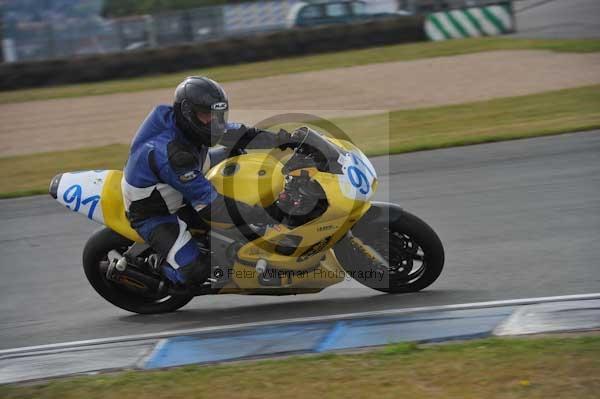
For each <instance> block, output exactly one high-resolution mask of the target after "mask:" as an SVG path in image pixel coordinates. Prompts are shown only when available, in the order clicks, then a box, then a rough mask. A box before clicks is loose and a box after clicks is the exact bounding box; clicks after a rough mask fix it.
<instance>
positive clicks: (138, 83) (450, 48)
mask: <svg viewBox="0 0 600 399" xmlns="http://www.w3.org/2000/svg"><path fill="white" fill-rule="evenodd" d="M523 49H534V50H550V51H559V52H575V53H583V52H598V51H600V40H597V39H589V40H533V39H509V38H480V39H464V40H449V41H444V42H429V43H417V44H403V45H393V46H385V47H375V48H368V49H363V50H351V51H341V52H336V53H328V54H322V55H313V56H304V57H293V58H286V59H279V60H272V61H265V62H255V63H250V64H242V65H233V66H223V67H216V68H204V69H195V70H190V71H182V72H177V73H171V74H165V75H157V76H146V77H141V78H137V79H127V80H112V81H105V82H98V83H86V84H75V85H69V86H60V87H47V88H39V89H26V90H17V91H6V92H0V104H4V103H12V102H23V101H31V100H42V99H51V98H66V97H80V96H91V95H99V94H110V93H123V92H133V91H141V90H148V89H158V88H173V87H175V86H176V85H177V83H179V82H180V81H181V79H182V77H183V76H187V75H208V76H210V77H211V78H213V79H216V80H218V81H221V82H227V81H232V80H244V79H252V78H262V77H267V76H275V75H282V74H288V73H297V72H306V71H317V70H323V69H331V68H342V67H352V66H357V65H365V64H373V63H381V62H391V61H405V60H414V59H419V58H430V57H443V56H452V55H460V54H469V53H477V52H482V51H493V50H523Z"/></svg>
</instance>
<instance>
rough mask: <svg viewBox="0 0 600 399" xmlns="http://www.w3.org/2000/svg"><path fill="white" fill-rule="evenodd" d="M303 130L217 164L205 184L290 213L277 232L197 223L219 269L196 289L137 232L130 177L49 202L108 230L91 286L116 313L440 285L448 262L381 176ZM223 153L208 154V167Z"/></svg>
mask: <svg viewBox="0 0 600 399" xmlns="http://www.w3.org/2000/svg"><path fill="white" fill-rule="evenodd" d="M296 134H297V135H302V137H304V139H303V140H302V142H301V143H300V144H299V145H298V146H297V147H296V148H295V149H293V150H290V149H287V150H280V149H271V150H268V151H262V150H258V151H256V150H255V151H248V152H246V151H239V152H238V153H237V154H233V155H232V154H231V153H230V154H228V155H226V156H221V157H222V158H223V159H222V160H220V161H218V162H214V163H216V164H215V165H214V166H212V168H210V170H209V171H208V173H207V174H206V178H207V179H208V180H210V181H211V183H212V184H213V185H214V187H215V188H216V190H217V191H218V192H219V193H221V194H223V195H224V196H227V197H231V198H234V199H236V200H237V201H242V202H245V203H247V204H249V205H261V206H263V207H264V208H265V209H266V210H267V211H269V210H275V209H276V210H278V211H279V214H281V215H283V217H282V218H281V220H279V221H278V222H279V224H273V223H271V224H263V225H261V224H251V225H246V226H233V225H226V224H223V223H216V222H210V221H205V223H204V224H202V223H200V224H199V225H198V226H194V227H193V228H192V229H191V233H192V236H193V237H194V238H195V239H196V241H197V243H198V246H199V247H200V249H201V251H202V252H203V253H204V254H205V259H206V262H207V267H210V270H211V273H210V277H209V279H208V280H207V281H205V282H203V283H201V284H197V285H195V286H194V287H191V288H190V287H188V288H185V289H184V288H182V287H180V286H174V285H173V284H171V283H170V282H169V281H168V280H167V279H166V278H165V277H164V275H163V272H162V268H161V265H162V264H163V262H164V259H160V257H159V256H158V254H156V253H155V252H154V251H153V249H152V248H151V247H150V246H149V245H147V244H145V243H144V240H143V239H142V238H141V237H140V236H139V235H138V234H137V232H136V231H135V230H133V229H132V228H131V226H130V223H129V221H128V219H127V217H126V214H125V208H124V202H123V197H122V194H121V179H122V171H119V170H93V171H81V172H67V173H62V174H59V175H57V176H55V177H54V178H53V179H52V181H51V183H50V190H49V191H50V195H51V196H52V197H53V198H54V199H56V200H57V201H58V202H59V203H61V204H63V205H64V206H66V207H67V208H68V209H70V210H71V211H74V212H77V213H80V214H83V215H85V216H87V218H88V219H90V220H93V221H95V222H98V223H100V224H103V225H104V226H105V227H104V228H103V229H102V230H100V231H98V232H96V233H95V234H94V235H92V237H90V238H89V240H88V241H87V243H86V245H85V248H84V251H83V269H84V271H85V275H86V277H87V279H88V281H89V283H90V284H91V285H92V287H93V288H94V289H95V290H96V291H97V292H98V294H100V295H101V296H102V297H103V298H105V299H106V300H107V301H108V302H110V303H112V304H113V305H116V306H118V307H120V308H122V309H125V310H127V311H130V312H134V313H141V314H152V313H164V312H172V311H175V310H177V309H179V308H181V307H183V306H184V305H186V304H187V303H188V302H189V301H190V300H192V298H194V297H195V296H199V295H213V294H255V295H256V294H259V295H291V294H304V293H316V292H319V291H321V290H323V289H325V288H326V287H329V286H332V285H334V284H339V283H341V282H342V281H344V280H347V279H354V280H356V281H358V282H359V283H361V284H363V285H365V286H367V287H370V288H373V289H375V290H378V291H382V292H386V293H407V292H416V291H419V290H422V289H424V288H426V287H428V286H429V285H430V284H432V283H433V282H434V281H435V280H436V279H437V278H438V276H439V275H440V273H441V272H442V268H443V266H444V249H443V246H442V243H441V241H440V239H439V237H438V235H437V234H436V233H435V231H434V230H433V229H432V228H431V227H430V226H429V225H427V223H425V222H424V221H423V220H421V219H420V218H418V217H417V216H415V215H412V214H410V213H409V212H407V211H405V210H403V209H401V208H400V207H399V206H397V205H395V204H390V203H384V202H375V201H372V200H371V199H372V197H373V195H374V193H375V191H376V189H377V184H378V179H377V173H376V171H375V169H374V167H373V165H372V163H371V162H370V161H369V159H368V158H367V157H366V156H365V155H364V154H363V153H362V151H360V150H359V149H358V148H357V147H356V146H355V145H354V144H353V143H351V142H350V141H348V140H344V139H337V138H333V137H328V136H325V135H322V134H321V133H319V132H317V131H315V130H313V129H311V128H308V127H302V128H300V129H299V130H298V131H297V133H296ZM221 150H223V149H221ZM213 151H214V153H213ZM221 154H222V151H221ZM213 155H215V156H214V157H213ZM218 155H219V149H216V150H213V149H211V160H212V159H214V158H217V157H218Z"/></svg>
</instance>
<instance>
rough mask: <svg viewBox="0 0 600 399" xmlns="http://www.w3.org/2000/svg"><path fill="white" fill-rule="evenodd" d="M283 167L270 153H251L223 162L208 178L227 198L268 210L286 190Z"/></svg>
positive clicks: (212, 170) (209, 173) (213, 169)
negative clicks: (284, 189)
mask: <svg viewBox="0 0 600 399" xmlns="http://www.w3.org/2000/svg"><path fill="white" fill-rule="evenodd" d="M242 160H243V161H242ZM282 168H283V164H282V163H281V162H279V160H278V159H277V158H275V157H273V156H271V155H269V154H265V153H254V154H253V153H249V154H244V155H239V156H237V157H233V158H229V159H227V160H225V161H223V162H221V163H220V164H218V165H216V166H215V167H214V168H212V169H211V170H210V171H209V172H208V174H207V175H206V178H207V179H208V180H210V182H211V183H212V184H213V185H214V186H215V188H216V189H217V191H218V192H219V193H221V194H223V195H224V196H226V197H230V198H235V199H236V200H237V201H242V202H245V203H247V204H248V205H262V206H263V207H266V206H269V205H270V204H272V203H273V201H275V199H276V196H277V195H278V194H279V193H280V192H281V190H283V186H284V179H283V174H282V173H281V170H282Z"/></svg>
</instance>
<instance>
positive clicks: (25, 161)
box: [0, 85, 600, 198]
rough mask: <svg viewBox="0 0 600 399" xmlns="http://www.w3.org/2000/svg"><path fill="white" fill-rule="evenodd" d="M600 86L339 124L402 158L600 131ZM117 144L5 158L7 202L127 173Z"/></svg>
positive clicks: (1, 164)
mask: <svg viewBox="0 0 600 399" xmlns="http://www.w3.org/2000/svg"><path fill="white" fill-rule="evenodd" d="M599 110H600V85H594V86H586V87H581V88H575V89H567V90H559V91H553V92H548V93H542V94H534V95H528V96H521V97H508V98H500V99H495V100H490V101H483V102H475V103H468V104H460V105H451V106H444V107H435V108H422V109H416V110H406V111H395V112H391V113H389V114H377V115H368V116H363V117H356V118H346V119H340V120H336V121H334V122H336V123H337V124H338V125H339V126H340V127H341V128H342V129H343V130H344V131H346V132H347V133H348V135H349V136H350V137H351V138H352V140H353V141H354V142H355V143H356V144H357V145H358V146H359V147H360V148H362V149H363V150H364V151H365V152H366V153H367V154H369V155H380V154H387V153H403V152H411V151H419V150H428V149H434V148H444V147H451V146H460V145H468V144H478V143H486V142H494V141H502V140H511V139H517V138H526V137H535V136H543V135H550V134H559V133H566V132H572V131H582V130H590V129H595V128H600V112H599ZM127 151H128V146H127V145H124V144H114V145H109V146H104V147H95V148H84V149H79V150H69V151H60V152H48V153H41V154H30V155H21V156H12V157H6V158H0V198H11V197H20V196H24V195H32V194H43V193H46V192H47V187H48V184H49V182H50V179H51V178H52V176H54V175H55V174H57V173H60V172H65V171H73V170H86V169H121V168H122V167H123V165H124V163H125V160H126V158H127Z"/></svg>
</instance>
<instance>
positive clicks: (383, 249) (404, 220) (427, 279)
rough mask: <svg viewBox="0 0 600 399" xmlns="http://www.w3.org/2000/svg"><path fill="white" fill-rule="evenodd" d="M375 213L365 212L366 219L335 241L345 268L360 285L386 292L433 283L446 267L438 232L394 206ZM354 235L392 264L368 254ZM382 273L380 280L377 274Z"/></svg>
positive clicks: (420, 287) (410, 290) (419, 287)
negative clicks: (376, 259)
mask: <svg viewBox="0 0 600 399" xmlns="http://www.w3.org/2000/svg"><path fill="white" fill-rule="evenodd" d="M386 206H387V204H386ZM373 213H377V215H376V216H375V217H373V215H369V214H367V215H365V216H366V218H364V219H365V220H362V219H361V220H360V221H359V222H358V223H357V224H356V225H355V226H354V227H353V228H352V231H351V234H349V235H348V236H347V237H345V238H344V239H343V240H341V241H340V242H339V243H338V244H336V247H335V255H336V257H337V259H338V261H339V262H340V264H341V265H342V267H343V268H344V270H346V272H348V273H349V274H350V275H351V276H352V277H353V278H354V279H355V280H357V281H358V282H360V283H361V284H363V285H365V286H367V287H370V288H373V289H376V290H378V291H382V292H387V293H393V294H398V293H407V292H416V291H420V290H422V289H424V288H426V287H428V286H430V285H431V284H432V283H433V282H434V281H435V280H436V279H437V278H438V277H439V275H440V273H441V272H442V269H443V267H444V247H443V246H442V242H441V241H440V238H439V237H438V235H437V234H436V233H435V231H433V229H432V228H431V227H429V225H428V224H427V223H425V222H424V221H423V220H421V219H419V218H418V217H417V216H415V215H412V214H410V213H409V212H406V211H404V210H402V209H400V208H398V207H395V206H393V207H391V206H388V208H387V209H385V211H381V209H379V210H376V211H375V212H373ZM352 237H355V238H358V239H359V240H360V241H361V242H363V243H364V244H366V245H368V246H370V247H372V248H373V249H375V250H376V252H377V253H378V254H379V255H381V257H383V258H384V259H385V260H386V261H387V262H388V264H389V266H390V267H382V265H381V263H380V262H378V261H375V260H374V259H373V258H372V257H370V256H368V255H367V254H366V253H365V252H364V249H363V250H361V248H360V247H361V246H360V245H358V246H357V245H356V241H355V242H354V243H353V238H352ZM408 259H412V261H409V260H408ZM415 261H417V262H416V263H418V268H415ZM395 266H397V269H396V268H395ZM401 269H402V271H401V272H399V271H398V270H401ZM370 270H372V271H376V272H374V273H370V272H369V271H370ZM380 272H381V279H380V278H379V275H378V274H377V273H380ZM373 276H376V277H373Z"/></svg>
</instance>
